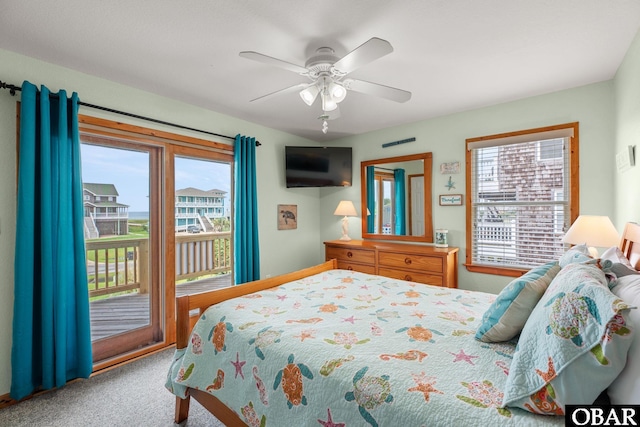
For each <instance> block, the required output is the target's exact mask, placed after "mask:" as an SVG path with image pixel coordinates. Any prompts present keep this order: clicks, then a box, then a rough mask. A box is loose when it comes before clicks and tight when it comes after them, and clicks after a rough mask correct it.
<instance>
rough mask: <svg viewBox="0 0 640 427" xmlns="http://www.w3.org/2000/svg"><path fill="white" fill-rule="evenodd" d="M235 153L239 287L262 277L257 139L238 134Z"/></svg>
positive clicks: (235, 241)
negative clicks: (259, 240) (259, 237)
mask: <svg viewBox="0 0 640 427" xmlns="http://www.w3.org/2000/svg"><path fill="white" fill-rule="evenodd" d="M233 151H234V152H233V172H234V182H235V186H234V190H235V191H234V197H233V201H234V203H233V207H234V209H235V210H234V231H233V271H234V278H235V283H236V285H239V284H241V283H246V282H250V281H252V280H257V279H259V278H260V245H259V243H258V190H257V188H256V139H255V138H249V137H246V136H240V135H237V136H236V141H235V145H234V149H233Z"/></svg>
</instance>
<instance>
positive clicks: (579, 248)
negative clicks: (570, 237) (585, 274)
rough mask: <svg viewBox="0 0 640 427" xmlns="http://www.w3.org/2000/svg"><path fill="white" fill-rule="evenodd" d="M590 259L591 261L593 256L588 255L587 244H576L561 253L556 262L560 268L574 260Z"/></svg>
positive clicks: (584, 260)
mask: <svg viewBox="0 0 640 427" xmlns="http://www.w3.org/2000/svg"><path fill="white" fill-rule="evenodd" d="M590 261H593V258H592V257H591V255H589V249H588V248H587V245H576V246H574V247H572V248H571V249H569V250H568V251H566V252H565V253H564V254H562V256H561V257H560V259H559V260H558V263H559V264H560V268H564V267H566V266H567V265H569V264H573V263H576V262H579V263H584V262H590Z"/></svg>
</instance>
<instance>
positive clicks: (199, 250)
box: [176, 232, 232, 280]
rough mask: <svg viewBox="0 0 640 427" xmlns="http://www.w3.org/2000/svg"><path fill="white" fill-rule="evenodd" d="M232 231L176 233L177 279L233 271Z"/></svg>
mask: <svg viewBox="0 0 640 427" xmlns="http://www.w3.org/2000/svg"><path fill="white" fill-rule="evenodd" d="M231 256H232V254H231V232H224V233H198V234H187V235H184V234H178V235H176V280H182V279H192V278H194V277H200V276H203V275H205V274H217V273H229V272H230V271H231Z"/></svg>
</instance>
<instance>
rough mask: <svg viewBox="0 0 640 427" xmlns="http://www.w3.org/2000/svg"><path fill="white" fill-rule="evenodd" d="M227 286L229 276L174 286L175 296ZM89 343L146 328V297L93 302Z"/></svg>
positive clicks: (123, 297) (136, 294) (147, 296)
mask: <svg viewBox="0 0 640 427" xmlns="http://www.w3.org/2000/svg"><path fill="white" fill-rule="evenodd" d="M229 286H231V275H230V274H225V275H221V276H216V277H212V278H208V279H202V280H194V281H192V282H187V283H183V284H180V285H177V286H176V296H181V295H187V294H195V293H198V292H204V291H211V290H213V289H220V288H226V287H229ZM89 306H90V310H91V340H92V341H96V340H99V339H101V338H105V337H108V336H110V335H116V334H120V333H123V332H126V331H129V330H132V329H136V328H140V327H142V326H146V325H148V324H149V294H138V293H133V294H129V295H122V296H116V297H111V298H107V299H102V300H98V301H93V302H91V303H90V304H89Z"/></svg>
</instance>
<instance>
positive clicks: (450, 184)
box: [444, 177, 456, 191]
mask: <svg viewBox="0 0 640 427" xmlns="http://www.w3.org/2000/svg"><path fill="white" fill-rule="evenodd" d="M444 186H445V187H447V190H449V191H451V190H455V189H456V183H455V182H453V179H452V178H451V177H449V181H447V183H446V184H445V185H444Z"/></svg>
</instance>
